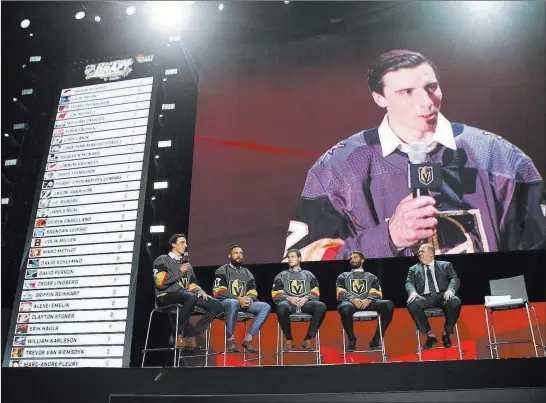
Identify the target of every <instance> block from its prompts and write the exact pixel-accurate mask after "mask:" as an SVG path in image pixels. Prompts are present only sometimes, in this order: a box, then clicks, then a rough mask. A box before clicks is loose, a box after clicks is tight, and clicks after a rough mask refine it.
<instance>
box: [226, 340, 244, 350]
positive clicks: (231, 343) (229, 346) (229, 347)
mask: <svg viewBox="0 0 546 403" xmlns="http://www.w3.org/2000/svg"><path fill="white" fill-rule="evenodd" d="M239 351H241V350H239V348H238V347H237V346H236V345H235V339H231V340H228V341H227V342H226V352H227V353H238V352H239Z"/></svg>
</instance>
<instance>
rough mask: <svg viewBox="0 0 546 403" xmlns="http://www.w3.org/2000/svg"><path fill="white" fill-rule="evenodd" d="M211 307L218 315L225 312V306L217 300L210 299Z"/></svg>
mask: <svg viewBox="0 0 546 403" xmlns="http://www.w3.org/2000/svg"><path fill="white" fill-rule="evenodd" d="M209 306H210V310H211V311H214V312H217V313H220V312H223V311H224V306H223V305H222V303H221V302H220V301H218V300H217V299H214V298H212V299H209Z"/></svg>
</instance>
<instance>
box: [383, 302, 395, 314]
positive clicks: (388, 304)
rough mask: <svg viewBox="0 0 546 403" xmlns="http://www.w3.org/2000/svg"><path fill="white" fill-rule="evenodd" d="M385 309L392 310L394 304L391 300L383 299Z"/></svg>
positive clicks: (391, 311)
mask: <svg viewBox="0 0 546 403" xmlns="http://www.w3.org/2000/svg"><path fill="white" fill-rule="evenodd" d="M385 311H386V312H389V313H393V312H394V304H393V303H392V301H388V300H387V301H385Z"/></svg>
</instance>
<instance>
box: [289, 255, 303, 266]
mask: <svg viewBox="0 0 546 403" xmlns="http://www.w3.org/2000/svg"><path fill="white" fill-rule="evenodd" d="M286 258H287V260H288V266H289V267H297V266H299V265H300V263H301V258H299V257H298V254H297V253H296V252H290V253H289V254H288V255H287V256H286Z"/></svg>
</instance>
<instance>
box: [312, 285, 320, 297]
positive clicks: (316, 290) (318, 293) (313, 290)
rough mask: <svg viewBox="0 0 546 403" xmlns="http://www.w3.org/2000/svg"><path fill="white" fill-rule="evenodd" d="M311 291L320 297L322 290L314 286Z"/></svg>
mask: <svg viewBox="0 0 546 403" xmlns="http://www.w3.org/2000/svg"><path fill="white" fill-rule="evenodd" d="M310 292H311V294H313V295H314V296H315V297H317V298H318V297H320V291H319V289H318V287H315V288H313V289H312V290H311V291H310Z"/></svg>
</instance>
